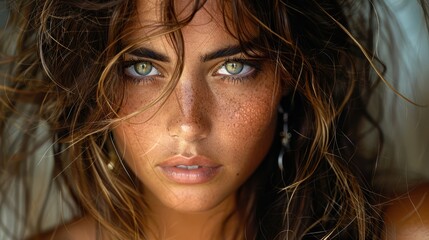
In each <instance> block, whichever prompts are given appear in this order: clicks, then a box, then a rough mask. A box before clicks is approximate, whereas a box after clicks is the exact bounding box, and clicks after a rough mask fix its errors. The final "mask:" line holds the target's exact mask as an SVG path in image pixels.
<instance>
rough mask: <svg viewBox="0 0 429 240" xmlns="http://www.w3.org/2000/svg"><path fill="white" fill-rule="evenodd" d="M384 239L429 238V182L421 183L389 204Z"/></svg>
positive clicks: (408, 239) (413, 239) (385, 217)
mask: <svg viewBox="0 0 429 240" xmlns="http://www.w3.org/2000/svg"><path fill="white" fill-rule="evenodd" d="M384 223H385V229H384V236H383V238H382V239H385V240H387V239H396V240H417V239H429V183H425V184H421V185H419V186H417V187H415V188H413V189H411V190H410V191H409V192H407V193H405V194H404V195H402V196H401V197H399V198H397V199H395V200H393V201H392V202H391V204H389V206H387V208H386V211H385V214H384Z"/></svg>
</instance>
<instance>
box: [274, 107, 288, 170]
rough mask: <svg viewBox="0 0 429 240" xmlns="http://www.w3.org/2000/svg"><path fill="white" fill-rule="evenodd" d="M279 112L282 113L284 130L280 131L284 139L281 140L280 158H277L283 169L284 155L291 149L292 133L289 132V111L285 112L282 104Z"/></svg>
mask: <svg viewBox="0 0 429 240" xmlns="http://www.w3.org/2000/svg"><path fill="white" fill-rule="evenodd" d="M279 113H280V114H281V115H282V119H283V130H282V131H281V132H280V137H281V139H282V140H281V142H282V146H281V149H280V153H279V158H278V159H277V164H278V166H279V169H280V171H283V156H284V154H285V152H286V151H288V150H289V149H290V145H289V142H290V138H291V133H290V132H289V126H288V120H289V119H288V118H289V115H288V113H287V112H285V111H284V110H283V108H282V107H281V106H279Z"/></svg>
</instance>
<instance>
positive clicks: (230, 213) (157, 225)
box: [148, 196, 244, 240]
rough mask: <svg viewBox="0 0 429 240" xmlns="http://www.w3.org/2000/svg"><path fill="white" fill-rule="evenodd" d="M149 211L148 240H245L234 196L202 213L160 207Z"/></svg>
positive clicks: (152, 205) (154, 206) (152, 207)
mask: <svg viewBox="0 0 429 240" xmlns="http://www.w3.org/2000/svg"><path fill="white" fill-rule="evenodd" d="M150 209H151V213H150V214H149V215H148V220H149V221H148V228H149V231H148V236H149V238H148V239H175V240H182V239H186V240H197V239H198V240H199V239H207V240H210V239H229V240H235V239H243V238H244V237H243V232H244V227H243V224H242V221H241V218H240V216H239V214H238V211H237V206H236V201H235V196H232V197H230V198H229V199H227V200H225V201H224V202H223V203H221V204H220V205H219V206H216V207H215V208H213V209H210V210H207V211H203V212H196V213H189V212H179V211H176V210H174V209H171V208H168V207H166V206H165V205H162V204H160V203H157V204H151V206H150Z"/></svg>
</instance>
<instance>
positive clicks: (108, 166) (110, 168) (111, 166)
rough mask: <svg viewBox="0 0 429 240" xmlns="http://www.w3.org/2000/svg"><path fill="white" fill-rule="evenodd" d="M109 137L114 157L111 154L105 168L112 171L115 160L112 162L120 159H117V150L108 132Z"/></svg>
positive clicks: (111, 135)
mask: <svg viewBox="0 0 429 240" xmlns="http://www.w3.org/2000/svg"><path fill="white" fill-rule="evenodd" d="M109 137H110V142H111V143H112V146H113V150H114V151H115V153H114V154H115V155H116V156H115V155H113V154H112V156H110V160H109V162H108V163H107V168H108V169H109V170H110V171H113V170H114V169H115V167H116V166H115V160H113V159H115V157H118V158H119V159H120V157H119V153H118V149H116V145H115V140H114V139H113V134H112V132H110V133H109Z"/></svg>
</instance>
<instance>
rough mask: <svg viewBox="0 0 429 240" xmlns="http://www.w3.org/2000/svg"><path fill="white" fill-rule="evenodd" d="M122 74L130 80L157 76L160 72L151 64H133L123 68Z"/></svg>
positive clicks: (145, 62) (144, 62) (143, 62)
mask: <svg viewBox="0 0 429 240" xmlns="http://www.w3.org/2000/svg"><path fill="white" fill-rule="evenodd" d="M124 73H125V74H126V75H128V76H129V77H132V78H142V77H150V76H158V75H160V72H159V71H158V69H156V68H155V67H154V66H153V64H152V63H151V62H147V61H142V62H133V63H132V64H130V65H128V67H126V68H125V70H124Z"/></svg>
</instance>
